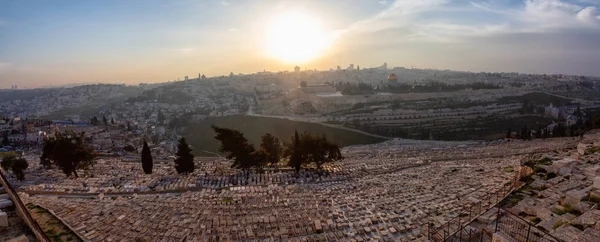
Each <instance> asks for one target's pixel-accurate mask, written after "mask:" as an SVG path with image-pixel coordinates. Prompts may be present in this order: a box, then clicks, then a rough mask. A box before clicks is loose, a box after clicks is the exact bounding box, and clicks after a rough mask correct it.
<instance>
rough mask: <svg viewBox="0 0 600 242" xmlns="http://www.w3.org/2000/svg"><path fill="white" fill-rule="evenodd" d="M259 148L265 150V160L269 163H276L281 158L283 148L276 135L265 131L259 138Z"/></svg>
mask: <svg viewBox="0 0 600 242" xmlns="http://www.w3.org/2000/svg"><path fill="white" fill-rule="evenodd" d="M260 148H261V149H262V150H264V151H265V152H266V155H267V157H266V160H267V162H268V163H270V164H277V163H278V162H279V160H280V159H281V153H282V150H283V148H282V147H281V142H280V141H279V139H277V137H275V136H273V135H272V134H270V133H266V134H265V135H263V136H262V138H261V144H260Z"/></svg>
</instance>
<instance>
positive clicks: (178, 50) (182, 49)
mask: <svg viewBox="0 0 600 242" xmlns="http://www.w3.org/2000/svg"><path fill="white" fill-rule="evenodd" d="M174 51H175V52H179V53H181V54H189V53H192V52H194V51H196V49H195V48H179V49H174Z"/></svg>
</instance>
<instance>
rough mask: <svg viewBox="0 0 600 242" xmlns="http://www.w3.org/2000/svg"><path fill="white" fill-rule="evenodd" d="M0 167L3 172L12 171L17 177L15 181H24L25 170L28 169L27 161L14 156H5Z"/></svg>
mask: <svg viewBox="0 0 600 242" xmlns="http://www.w3.org/2000/svg"><path fill="white" fill-rule="evenodd" d="M0 166H1V167H2V169H4V170H5V171H12V173H13V174H15V176H16V177H17V180H19V181H22V180H23V179H25V172H24V171H25V170H26V169H27V167H29V164H28V163H27V160H25V159H23V158H20V157H19V158H17V157H16V156H14V155H10V156H5V157H4V158H3V159H2V162H1V163H0Z"/></svg>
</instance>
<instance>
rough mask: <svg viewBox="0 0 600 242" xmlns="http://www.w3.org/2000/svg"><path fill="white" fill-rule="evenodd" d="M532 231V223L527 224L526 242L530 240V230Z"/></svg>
mask: <svg viewBox="0 0 600 242" xmlns="http://www.w3.org/2000/svg"><path fill="white" fill-rule="evenodd" d="M530 231H531V225H530V224H528V226H527V238H525V242H528V241H529V232H530Z"/></svg>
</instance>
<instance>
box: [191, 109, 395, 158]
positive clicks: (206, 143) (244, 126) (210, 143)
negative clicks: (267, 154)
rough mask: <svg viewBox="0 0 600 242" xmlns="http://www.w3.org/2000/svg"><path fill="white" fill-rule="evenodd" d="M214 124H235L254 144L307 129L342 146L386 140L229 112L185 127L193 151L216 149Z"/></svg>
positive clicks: (300, 123) (320, 126) (220, 125)
mask: <svg viewBox="0 0 600 242" xmlns="http://www.w3.org/2000/svg"><path fill="white" fill-rule="evenodd" d="M212 124H214V125H216V126H219V127H225V128H232V129H237V130H240V131H241V132H242V133H244V136H245V137H246V138H247V139H248V140H249V141H250V143H252V144H254V145H255V146H259V145H260V137H261V136H262V135H263V134H265V133H267V132H269V133H271V134H273V135H275V136H276V137H277V138H279V139H280V140H285V141H289V140H290V137H291V136H292V135H293V134H294V130H298V132H304V131H308V132H311V133H324V134H326V135H327V138H328V139H329V140H331V141H333V142H335V143H337V144H339V145H340V146H347V145H356V144H372V143H377V142H381V141H383V139H380V138H376V137H372V136H368V135H365V134H361V133H356V132H352V131H349V130H343V129H337V128H332V127H326V126H323V125H320V124H315V123H306V122H296V121H290V120H284V119H277V118H264V117H252V116H242V115H234V116H226V117H218V118H207V119H205V120H202V121H200V122H195V123H190V124H188V125H187V127H186V131H185V132H184V133H185V134H184V136H185V137H186V139H187V140H188V142H189V143H190V144H191V145H192V146H193V147H194V150H195V151H194V153H195V154H198V155H208V154H205V153H204V152H201V151H200V150H207V151H211V152H216V151H217V150H218V148H219V145H220V144H219V143H218V141H217V140H215V139H214V136H215V134H214V132H213V131H212V129H211V128H210V126H211V125H212Z"/></svg>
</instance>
